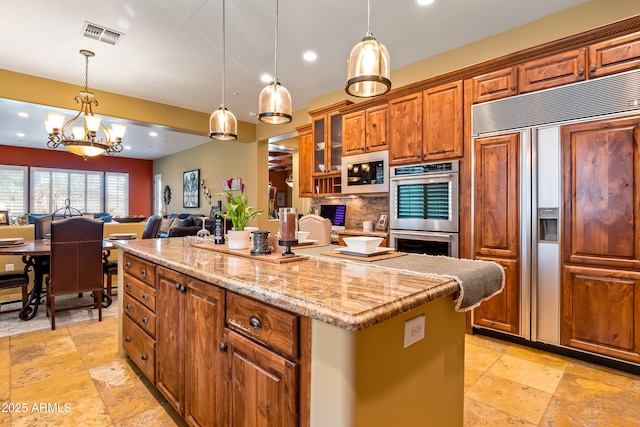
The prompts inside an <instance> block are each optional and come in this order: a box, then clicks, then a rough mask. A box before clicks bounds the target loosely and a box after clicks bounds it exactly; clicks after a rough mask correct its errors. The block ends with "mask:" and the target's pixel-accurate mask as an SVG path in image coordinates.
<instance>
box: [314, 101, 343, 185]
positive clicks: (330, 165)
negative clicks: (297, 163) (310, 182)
mask: <svg viewBox="0 0 640 427" xmlns="http://www.w3.org/2000/svg"><path fill="white" fill-rule="evenodd" d="M313 150H314V154H313V173H314V175H316V176H317V175H325V174H327V173H331V172H333V173H332V175H333V174H337V175H339V174H340V169H341V165H342V114H340V113H332V114H327V115H324V116H321V117H317V118H314V119H313Z"/></svg>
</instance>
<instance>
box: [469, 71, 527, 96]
mask: <svg viewBox="0 0 640 427" xmlns="http://www.w3.org/2000/svg"><path fill="white" fill-rule="evenodd" d="M471 90H472V94H471V102H472V103H474V104H477V103H479V102H486V101H493V100H495V99H500V98H506V97H508V96H512V95H517V94H518V67H509V68H505V69H503V70H498V71H493V72H491V73H487V74H483V75H481V76H476V77H473V78H472V79H471Z"/></svg>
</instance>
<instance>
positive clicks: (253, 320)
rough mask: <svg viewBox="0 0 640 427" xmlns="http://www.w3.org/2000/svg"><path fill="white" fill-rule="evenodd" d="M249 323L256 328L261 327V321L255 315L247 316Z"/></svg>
mask: <svg viewBox="0 0 640 427" xmlns="http://www.w3.org/2000/svg"><path fill="white" fill-rule="evenodd" d="M249 325H251V326H252V327H254V328H256V329H260V328H262V322H261V321H260V319H258V318H257V317H256V316H251V317H250V318H249Z"/></svg>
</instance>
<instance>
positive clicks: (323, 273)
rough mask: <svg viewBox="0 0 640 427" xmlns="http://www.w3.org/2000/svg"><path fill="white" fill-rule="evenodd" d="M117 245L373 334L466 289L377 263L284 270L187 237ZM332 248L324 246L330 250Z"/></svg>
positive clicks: (321, 260) (322, 261)
mask: <svg viewBox="0 0 640 427" xmlns="http://www.w3.org/2000/svg"><path fill="white" fill-rule="evenodd" d="M114 243H115V245H116V246H117V247H119V248H120V249H122V250H123V251H124V252H127V253H131V254H132V255H136V256H138V257H140V258H143V259H147V260H149V261H152V262H154V263H155V264H158V265H160V266H164V267H167V268H169V269H172V270H176V271H179V272H181V273H184V274H187V275H189V276H192V277H195V278H197V279H201V280H203V281H205V282H209V283H212V284H215V285H217V286H220V287H222V288H225V289H228V290H230V291H234V292H237V293H239V294H242V295H246V296H249V297H252V298H255V299H258V300H261V301H264V302H266V303H268V304H271V305H273V306H276V307H279V308H282V309H285V310H288V311H290V312H293V313H296V314H299V315H303V316H307V317H310V318H313V319H317V320H320V321H322V322H325V323H328V324H332V325H335V326H337V327H340V328H343V329H346V330H361V329H365V328H367V327H369V326H372V325H374V324H376V323H379V322H382V321H384V320H387V319H390V318H392V317H395V316H397V315H399V314H401V313H403V312H406V311H408V310H411V309H413V308H416V307H419V306H421V305H423V304H425V303H427V302H430V301H433V300H436V299H438V298H442V297H445V296H452V297H455V296H457V295H459V291H460V287H459V284H458V283H457V282H456V280H455V278H452V277H444V276H436V275H433V274H421V273H416V272H412V271H407V270H402V269H395V268H388V267H375V266H372V265H371V264H372V263H358V262H343V261H342V260H339V259H336V260H332V259H327V258H326V257H321V256H313V255H311V256H310V258H308V259H305V260H302V261H296V262H288V263H282V264H277V263H272V262H267V261H264V260H260V259H259V258H258V257H256V258H253V257H252V258H247V257H241V256H234V255H228V254H224V253H220V252H216V251H211V250H207V249H198V248H195V247H192V246H190V245H189V244H186V243H185V242H184V239H183V238H165V239H137V240H127V241H123V240H120V241H115V242H114ZM331 248H332V247H330V246H326V247H324V249H326V251H331V250H332V249H331ZM324 249H323V248H315V250H324ZM296 252H300V253H303V252H304V251H303V250H300V251H298V250H296ZM407 256H410V255H407ZM402 258H404V257H402Z"/></svg>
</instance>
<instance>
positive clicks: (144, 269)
mask: <svg viewBox="0 0 640 427" xmlns="http://www.w3.org/2000/svg"><path fill="white" fill-rule="evenodd" d="M142 275H143V276H146V275H147V269H146V268H143V269H142Z"/></svg>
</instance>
